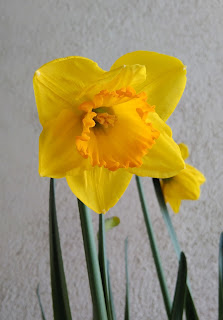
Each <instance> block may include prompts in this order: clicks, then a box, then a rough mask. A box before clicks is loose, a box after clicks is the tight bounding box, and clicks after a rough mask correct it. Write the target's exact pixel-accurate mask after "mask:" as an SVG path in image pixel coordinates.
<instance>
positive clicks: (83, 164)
mask: <svg viewBox="0 0 223 320" xmlns="http://www.w3.org/2000/svg"><path fill="white" fill-rule="evenodd" d="M81 130H82V125H81V119H79V118H77V117H76V116H75V114H74V112H73V111H72V110H69V109H65V110H63V111H62V112H61V113H60V114H59V116H58V117H57V118H55V119H53V120H51V121H48V123H47V125H46V126H45V127H44V129H43V131H42V133H41V135H40V138H39V174H40V175H41V176H47V177H52V178H61V177H64V176H65V175H66V173H67V172H68V171H70V170H72V174H75V173H78V172H79V171H80V170H82V169H86V168H87V167H88V161H87V160H85V159H84V158H83V157H82V156H81V155H80V154H79V152H78V151H77V148H76V140H75V139H76V136H77V135H78V134H80V132H81Z"/></svg>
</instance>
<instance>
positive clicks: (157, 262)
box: [136, 176, 171, 319]
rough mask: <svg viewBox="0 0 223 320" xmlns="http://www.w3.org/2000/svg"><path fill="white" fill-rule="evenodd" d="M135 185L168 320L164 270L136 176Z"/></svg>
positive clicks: (140, 186)
mask: <svg viewBox="0 0 223 320" xmlns="http://www.w3.org/2000/svg"><path fill="white" fill-rule="evenodd" d="M136 185H137V189H138V193H139V199H140V203H141V207H142V212H143V216H144V220H145V225H146V229H147V233H148V237H149V241H150V247H151V250H152V254H153V259H154V263H155V266H156V272H157V276H158V279H159V283H160V288H161V292H162V296H163V301H164V305H165V308H166V313H167V316H168V319H170V313H171V302H170V297H169V293H168V289H167V284H166V279H165V275H164V270H163V268H162V263H161V258H160V254H159V250H158V246H157V242H156V238H155V234H154V231H153V227H152V222H151V220H150V216H149V210H148V208H147V205H146V201H145V196H144V191H143V187H142V183H141V179H140V177H138V176H136Z"/></svg>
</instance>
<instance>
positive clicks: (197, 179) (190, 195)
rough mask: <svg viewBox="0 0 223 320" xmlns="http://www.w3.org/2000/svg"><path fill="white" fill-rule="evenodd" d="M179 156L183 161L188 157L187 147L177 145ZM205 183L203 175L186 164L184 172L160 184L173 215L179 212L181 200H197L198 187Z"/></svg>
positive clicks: (198, 194) (198, 195) (181, 144)
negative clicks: (180, 155) (179, 151)
mask: <svg viewBox="0 0 223 320" xmlns="http://www.w3.org/2000/svg"><path fill="white" fill-rule="evenodd" d="M179 147H180V150H181V154H182V157H183V159H184V160H185V159H186V158H187V157H188V156H189V151H188V147H187V146H186V145H185V144H183V143H180V144H179ZM204 182H205V177H204V175H203V174H202V173H201V172H200V171H198V170H197V169H195V168H194V167H192V166H190V165H189V164H186V167H185V169H184V170H182V171H181V172H179V173H178V174H177V175H176V176H174V177H172V178H168V179H164V180H162V182H161V185H162V190H163V194H164V197H165V201H166V202H169V204H170V206H171V208H172V209H173V211H174V212H175V213H178V212H179V209H180V204H181V200H197V199H199V197H200V186H201V184H203V183H204Z"/></svg>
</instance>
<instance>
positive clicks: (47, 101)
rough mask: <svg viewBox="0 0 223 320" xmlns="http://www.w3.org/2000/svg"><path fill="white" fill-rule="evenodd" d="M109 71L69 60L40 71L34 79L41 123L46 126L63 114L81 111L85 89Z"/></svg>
mask: <svg viewBox="0 0 223 320" xmlns="http://www.w3.org/2000/svg"><path fill="white" fill-rule="evenodd" d="M104 73H105V71H103V70H102V69H101V68H99V66H98V65H97V63H95V62H94V61H92V60H89V59H87V58H82V57H68V58H61V59H57V60H53V61H51V62H49V63H47V64H45V65H43V66H42V67H41V68H39V69H38V70H37V71H36V72H35V74H34V78H33V87H34V93H35V98H36V104H37V109H38V113H39V119H40V122H41V124H42V125H43V126H44V125H45V124H46V122H47V121H48V120H50V119H52V118H55V117H56V116H57V115H58V114H59V113H60V112H61V110H63V109H65V108H73V109H74V110H75V111H77V112H80V111H78V109H77V108H75V106H76V107H77V105H78V104H79V101H78V103H77V101H76V99H77V97H78V95H80V92H81V91H82V89H83V88H84V87H85V86H86V85H88V84H89V83H91V82H93V81H96V80H98V79H99V78H100V77H101V76H102V75H103V74H104Z"/></svg>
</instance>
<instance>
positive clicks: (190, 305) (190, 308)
mask: <svg viewBox="0 0 223 320" xmlns="http://www.w3.org/2000/svg"><path fill="white" fill-rule="evenodd" d="M153 185H154V189H155V192H156V197H157V199H158V203H159V206H160V211H161V213H162V216H163V220H164V222H165V224H166V227H167V230H168V233H169V236H170V239H171V241H172V244H173V247H174V249H175V253H176V255H177V258H178V260H180V254H181V248H180V244H179V242H178V239H177V235H176V232H175V230H174V227H173V224H172V221H171V218H170V215H169V212H168V209H167V206H166V202H165V199H164V196H163V191H162V188H161V185H160V180H159V179H156V178H153ZM186 290H187V295H186V304H185V309H186V312H190V318H189V319H198V315H197V311H196V308H195V305H194V302H193V297H192V294H191V287H190V282H189V280H187V288H186Z"/></svg>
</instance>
